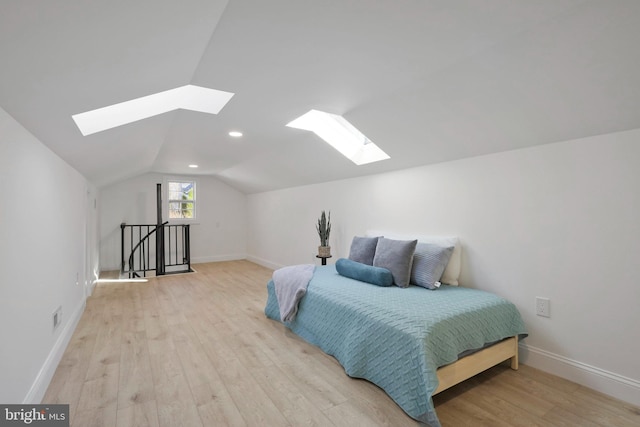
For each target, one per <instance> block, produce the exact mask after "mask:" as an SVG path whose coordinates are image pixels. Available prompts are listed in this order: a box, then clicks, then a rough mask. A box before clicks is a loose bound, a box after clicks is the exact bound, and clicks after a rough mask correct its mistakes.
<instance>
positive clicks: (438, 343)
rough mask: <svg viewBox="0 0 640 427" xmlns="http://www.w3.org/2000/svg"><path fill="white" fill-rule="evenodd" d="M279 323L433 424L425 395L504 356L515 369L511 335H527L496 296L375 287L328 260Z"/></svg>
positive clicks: (271, 312) (274, 304) (272, 304)
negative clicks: (291, 311)
mask: <svg viewBox="0 0 640 427" xmlns="http://www.w3.org/2000/svg"><path fill="white" fill-rule="evenodd" d="M267 292H268V298H267V304H266V307H265V314H266V316H267V317H269V318H271V319H274V320H276V321H281V319H280V311H279V305H278V300H277V298H276V294H275V290H274V283H273V280H272V281H270V282H269V283H268V284H267ZM283 323H284V324H285V325H286V326H287V327H288V328H290V329H291V330H292V331H293V332H294V333H296V334H297V335H299V336H300V337H302V338H303V339H305V340H306V341H308V342H309V343H311V344H314V345H316V346H318V347H320V348H321V349H322V350H323V351H324V352H325V353H327V354H329V355H332V356H334V357H335V358H336V359H337V360H338V361H339V362H340V364H341V365H342V366H343V367H344V369H345V372H346V373H347V375H349V376H351V377H355V378H364V379H367V380H369V381H371V382H373V383H374V384H376V385H378V386H379V387H381V388H382V389H383V390H384V391H385V392H386V393H387V394H388V395H389V396H390V397H391V398H392V399H393V400H394V401H395V402H396V403H397V404H398V405H399V406H400V407H401V408H402V409H403V410H404V411H405V412H406V413H407V414H408V415H409V416H411V417H412V418H414V419H416V420H418V421H421V422H423V423H426V424H427V425H430V426H434V427H437V426H440V422H439V421H438V417H437V415H436V412H435V409H434V406H433V401H432V396H433V395H434V394H436V393H439V392H441V391H443V390H445V389H447V388H449V387H451V386H453V385H455V384H457V383H459V382H461V381H464V380H465V379H467V378H470V377H472V376H473V375H475V374H477V373H479V372H482V371H483V370H485V369H488V368H490V367H491V366H494V365H496V364H498V363H501V362H503V361H505V360H507V359H511V367H512V368H513V369H517V367H518V339H519V338H521V337H523V336H525V335H526V330H525V326H524V323H523V321H522V318H521V316H520V314H519V312H518V310H517V309H516V307H515V306H514V305H513V304H511V303H510V302H508V301H507V300H505V299H503V298H501V297H499V296H497V295H494V294H491V293H488V292H483V291H480V290H477V289H469V288H464V287H458V286H449V285H442V286H440V287H439V288H438V289H437V290H435V291H431V290H428V289H424V288H422V287H418V286H409V287H406V288H399V287H396V286H390V287H380V286H374V285H371V284H370V283H365V282H362V281H359V280H354V279H352V278H349V277H345V276H343V275H340V274H338V272H337V271H336V267H335V265H328V266H318V267H316V268H315V271H314V272H313V276H312V278H311V280H310V281H309V283H308V287H307V290H306V294H305V296H304V298H302V300H301V301H300V303H299V307H298V311H297V315H296V317H295V319H294V320H292V321H291V322H283Z"/></svg>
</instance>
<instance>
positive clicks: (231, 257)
mask: <svg viewBox="0 0 640 427" xmlns="http://www.w3.org/2000/svg"><path fill="white" fill-rule="evenodd" d="M246 258H247V256H246V255H245V254H230V255H214V256H203V257H196V258H191V264H203V263H205V262H220V261H237V260H239V259H246Z"/></svg>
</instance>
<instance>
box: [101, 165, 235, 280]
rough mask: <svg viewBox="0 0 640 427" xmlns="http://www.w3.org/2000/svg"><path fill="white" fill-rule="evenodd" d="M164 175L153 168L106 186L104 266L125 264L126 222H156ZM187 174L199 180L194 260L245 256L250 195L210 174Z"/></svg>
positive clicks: (193, 229) (103, 199) (193, 233)
mask: <svg viewBox="0 0 640 427" xmlns="http://www.w3.org/2000/svg"><path fill="white" fill-rule="evenodd" d="M164 178H165V176H164V175H161V174H156V173H148V174H144V175H141V176H137V177H134V178H131V179H128V180H125V181H120V182H118V183H116V184H113V185H111V186H108V187H104V188H102V189H101V190H100V208H99V211H100V266H101V269H102V270H103V271H104V270H119V269H120V224H121V223H123V222H126V223H128V224H155V223H156V184H158V183H160V184H163V192H164V190H165V186H164V182H163V181H164ZM182 178H185V179H196V180H197V185H196V192H197V193H196V201H197V217H198V218H197V220H196V221H194V222H193V223H192V226H191V260H192V263H199V262H211V261H223V260H230V259H243V258H245V256H246V240H247V237H246V230H247V221H246V216H247V198H246V196H245V195H244V194H243V193H240V192H239V191H237V190H235V189H233V188H231V187H230V186H228V185H226V184H224V183H223V182H221V181H219V180H218V179H216V178H213V177H210V176H198V177H186V176H185V177H182ZM163 199H165V196H164V195H163ZM163 218H164V220H166V219H167V218H166V216H164V217H163Z"/></svg>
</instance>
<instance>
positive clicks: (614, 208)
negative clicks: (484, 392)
mask: <svg viewBox="0 0 640 427" xmlns="http://www.w3.org/2000/svg"><path fill="white" fill-rule="evenodd" d="M248 205H249V207H248V208H249V233H248V235H249V239H248V254H249V259H252V260H254V261H257V262H259V263H262V264H263V265H267V266H270V267H272V268H273V267H279V266H282V265H286V264H296V263H308V262H316V261H317V260H316V259H315V257H314V255H315V253H316V246H317V245H318V237H317V234H316V232H315V229H314V224H315V221H316V219H317V217H318V215H319V213H320V211H321V210H322V209H326V210H331V213H332V223H333V227H334V228H333V230H334V231H333V233H332V236H331V244H332V246H333V254H334V258H333V259H332V260H331V261H335V260H336V259H337V258H338V257H345V256H348V251H349V245H350V241H351V238H352V237H353V236H354V235H362V234H363V233H365V231H366V230H368V229H378V230H389V231H394V232H398V233H402V234H411V233H414V234H431V235H457V236H459V237H460V239H461V241H462V243H463V245H464V246H463V247H464V251H463V272H462V276H461V283H462V284H463V285H466V286H470V287H477V288H481V289H485V290H490V291H493V292H495V293H497V294H500V295H502V296H504V297H506V298H508V299H510V300H511V301H513V302H514V303H515V304H516V305H517V306H518V308H519V309H520V311H521V313H522V315H523V317H524V320H525V322H526V324H527V327H528V330H529V333H530V336H529V337H528V338H527V339H526V340H525V343H526V345H524V346H523V351H522V355H523V356H524V359H525V362H526V363H529V364H531V365H534V366H537V367H540V368H542V369H545V370H547V371H550V372H553V373H556V374H558V375H561V376H564V377H566V378H569V379H572V380H574V381H577V382H580V383H582V384H585V385H588V386H590V387H593V388H596V389H599V390H601V391H603V392H605V393H609V394H612V395H614V396H616V397H619V398H622V399H625V400H628V401H630V402H633V403H635V404H637V405H638V404H640V364H639V363H638V354H640V342H639V341H638V340H637V339H636V338H637V337H638V332H637V331H638V329H639V328H640V310H638V303H639V302H640V262H639V261H638V257H639V256H640V221H639V220H638V215H639V212H640V130H633V131H629V132H623V133H617V134H610V135H604V136H598V137H593V138H586V139H581V140H577V141H568V142H562V143H556V144H550V145H544V146H539V147H535V148H529V149H523V150H517V151H510V152H503V153H499V154H494V155H488V156H482V157H476V158H470V159H464V160H460V161H455V162H448V163H442V164H437V165H432V166H425V167H420V168H415V169H408V170H403V171H399V172H393V173H387V174H381V175H375V176H369V177H364V178H357V179H349V180H342V181H336V182H330V183H325V184H320V185H311V186H305V187H298V188H291V189H287V190H281V191H274V192H267V193H261V194H255V195H251V196H249V198H248ZM536 296H543V297H548V298H550V299H551V318H542V317H538V316H536V315H535V313H534V300H535V297H536Z"/></svg>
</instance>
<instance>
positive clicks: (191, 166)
mask: <svg viewBox="0 0 640 427" xmlns="http://www.w3.org/2000/svg"><path fill="white" fill-rule="evenodd" d="M189 167H190V168H193V169H195V168H197V167H198V165H189Z"/></svg>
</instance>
